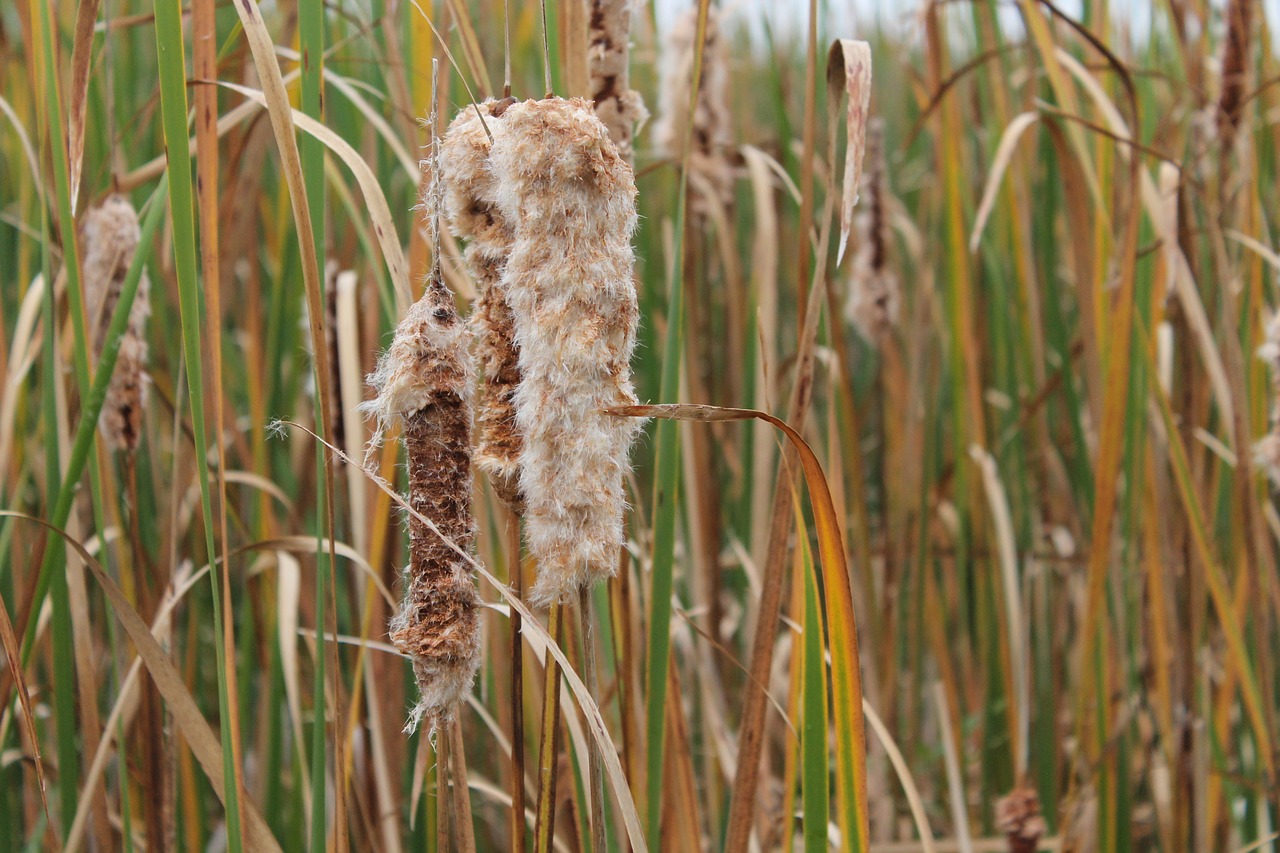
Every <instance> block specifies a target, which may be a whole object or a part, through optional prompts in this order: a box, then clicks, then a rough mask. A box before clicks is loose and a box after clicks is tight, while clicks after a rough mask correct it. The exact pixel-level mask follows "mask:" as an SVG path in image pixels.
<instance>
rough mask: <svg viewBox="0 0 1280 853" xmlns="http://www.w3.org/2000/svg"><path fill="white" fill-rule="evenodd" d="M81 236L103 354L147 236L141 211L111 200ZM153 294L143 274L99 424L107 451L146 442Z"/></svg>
mask: <svg viewBox="0 0 1280 853" xmlns="http://www.w3.org/2000/svg"><path fill="white" fill-rule="evenodd" d="M80 235H81V240H82V245H83V246H84V259H83V262H82V267H83V270H84V287H85V302H86V308H87V310H88V312H89V317H90V322H91V328H92V333H91V337H92V342H93V348H94V352H95V353H100V352H101V351H102V346H103V343H104V340H103V339H104V337H105V335H106V332H107V327H108V326H110V325H111V315H112V314H113V313H114V312H115V308H116V304H117V303H118V302H119V301H120V290H121V288H122V287H123V286H124V279H125V276H126V275H127V274H128V272H129V266H130V264H132V263H133V255H134V253H135V252H136V251H137V248H138V241H139V240H140V239H141V236H142V231H141V228H140V227H139V225H138V214H137V211H135V210H134V209H133V205H131V204H130V203H129V201H128V200H127V199H126V198H125V197H124V196H121V195H111V196H108V197H107V199H106V200H105V201H104V202H103V203H102V204H101V205H99V206H98V207H95V208H92V209H90V210H89V211H87V212H86V213H85V216H84V221H83V222H82V223H81V225H80ZM149 291H150V284H149V282H148V280H147V274H146V271H145V270H144V271H143V273H142V278H141V280H140V281H139V282H138V292H137V295H136V296H134V299H133V305H132V306H131V307H130V309H129V323H128V325H127V326H126V327H125V331H124V334H123V336H122V337H121V339H120V352H119V355H118V356H117V357H116V365H115V370H114V372H113V373H112V374H111V384H110V385H108V386H107V396H106V400H105V402H104V404H103V406H102V414H101V416H100V417H99V420H98V426H99V428H100V429H101V431H102V435H103V437H104V438H105V439H106V442H107V446H108V447H111V448H113V449H116V450H125V451H130V452H132V451H134V450H136V449H137V447H138V441H139V440H140V439H141V437H142V407H143V403H144V402H145V399H146V385H147V382H148V377H147V372H146V364H147V339H146V324H147V317H148V316H149V315H150V314H151V302H150V298H149Z"/></svg>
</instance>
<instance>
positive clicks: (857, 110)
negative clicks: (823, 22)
mask: <svg viewBox="0 0 1280 853" xmlns="http://www.w3.org/2000/svg"><path fill="white" fill-rule="evenodd" d="M841 81H843V86H842V85H841ZM827 87H828V91H829V93H830V94H829V95H828V96H829V97H830V98H832V99H834V98H836V97H838V94H837V93H839V92H841V91H843V92H844V93H845V94H846V95H848V98H849V101H848V106H847V108H846V111H845V133H846V143H845V145H846V147H845V155H844V186H843V188H842V189H841V193H840V248H839V249H838V250H837V252H836V264H837V265H838V264H839V263H840V261H841V260H843V259H844V250H845V248H846V247H847V246H848V243H849V232H850V231H852V230H853V208H854V206H855V205H856V204H857V203H858V184H859V182H860V181H861V179H862V157H863V151H864V149H865V147H866V146H865V144H864V143H865V141H866V137H867V111H868V109H869V108H870V105H871V45H869V44H867V43H866V42H865V41H855V40H853V39H837V40H836V41H835V42H833V43H832V45H831V50H830V51H829V52H828V53H827ZM831 168H833V169H834V168H835V164H834V163H833V164H831Z"/></svg>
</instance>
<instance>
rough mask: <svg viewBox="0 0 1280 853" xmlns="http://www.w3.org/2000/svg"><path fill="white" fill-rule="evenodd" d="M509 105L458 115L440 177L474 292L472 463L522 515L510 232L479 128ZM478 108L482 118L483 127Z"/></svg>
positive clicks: (494, 103)
mask: <svg viewBox="0 0 1280 853" xmlns="http://www.w3.org/2000/svg"><path fill="white" fill-rule="evenodd" d="M509 103H510V102H509V101H494V100H488V101H485V102H484V103H482V104H478V105H476V106H467V107H465V108H464V109H463V110H462V111H461V112H460V113H458V115H457V117H456V118H455V119H454V120H453V122H452V123H451V124H450V125H449V130H448V132H446V133H445V135H444V139H443V140H442V142H441V146H440V174H441V178H442V180H443V181H444V193H445V202H444V205H445V212H446V213H447V214H448V217H449V227H450V228H451V229H452V230H453V233H454V234H455V235H457V236H458V237H460V238H462V239H465V240H467V241H468V245H467V248H466V251H465V253H464V258H465V260H466V263H467V267H468V269H469V270H470V272H471V277H472V278H473V279H474V280H475V282H476V287H477V289H478V291H479V299H478V300H477V302H476V307H475V311H474V312H473V314H472V317H471V323H472V327H473V330H474V332H475V338H476V348H477V351H478V355H479V358H480V364H481V366H482V368H483V370H484V381H483V383H482V384H481V386H480V396H479V399H478V400H477V401H476V426H477V428H478V432H479V437H478V440H477V442H476V450H475V463H476V467H477V468H479V469H480V470H481V471H483V472H484V474H485V476H486V477H488V478H489V482H490V483H491V484H492V485H493V489H494V492H495V493H497V495H498V497H499V498H500V499H501V500H502V502H503V503H505V504H506V505H507V506H508V507H510V508H511V509H512V510H514V511H515V512H522V511H523V502H522V501H521V499H520V446H521V440H520V433H519V431H518V430H517V429H516V418H515V393H516V388H517V386H519V384H520V361H519V359H520V353H519V350H518V348H517V347H516V343H515V332H514V328H513V326H512V318H511V308H510V306H508V305H507V299H506V296H505V294H504V293H503V290H502V268H503V267H504V266H506V263H507V256H508V255H509V254H510V253H511V241H512V239H513V236H514V234H513V232H512V229H511V225H510V223H509V222H508V221H507V219H506V218H505V217H504V216H503V214H502V212H501V211H500V210H499V209H498V204H497V198H496V192H497V186H496V184H495V182H494V178H493V172H492V171H491V170H490V168H489V134H488V133H486V131H485V127H486V125H488V126H489V127H490V128H492V127H494V126H495V125H496V124H497V123H498V122H500V121H501V117H502V112H503V110H504V109H505V108H506V107H507V106H508V105H509ZM477 109H478V110H480V112H482V113H483V116H484V121H483V123H482V121H481V116H480V114H478V113H477ZM490 132H491V131H490Z"/></svg>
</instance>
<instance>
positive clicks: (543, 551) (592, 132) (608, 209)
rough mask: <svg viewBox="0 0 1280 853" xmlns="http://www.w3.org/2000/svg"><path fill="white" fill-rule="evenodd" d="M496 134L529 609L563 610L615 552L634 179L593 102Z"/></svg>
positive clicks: (509, 118) (532, 105)
mask: <svg viewBox="0 0 1280 853" xmlns="http://www.w3.org/2000/svg"><path fill="white" fill-rule="evenodd" d="M491 129H492V131H493V137H494V138H493V148H492V151H491V153H490V163H491V166H492V169H493V173H494V177H495V179H496V181H497V188H498V191H497V200H498V206H499V209H500V210H501V212H502V214H503V215H504V216H505V217H506V219H507V221H509V222H511V223H514V227H515V241H514V243H513V244H512V247H511V254H510V257H509V258H508V260H507V265H506V267H505V268H504V270H503V273H502V288H503V290H504V292H505V294H506V296H507V299H508V301H509V304H510V306H511V310H512V314H513V319H514V326H515V333H516V334H515V338H516V342H517V344H518V345H519V349H520V371H521V381H520V385H519V388H518V390H517V392H516V396H515V400H516V423H517V424H518V426H519V429H520V432H521V435H522V437H523V441H524V445H523V448H522V449H521V453H520V486H521V492H522V493H523V495H524V501H525V519H526V536H527V539H528V543H529V548H530V551H531V552H532V553H533V555H534V556H535V557H536V558H537V560H538V564H539V571H538V578H537V581H536V582H535V584H534V587H533V589H532V592H531V599H532V600H533V601H534V602H535V603H538V604H549V603H554V602H569V601H572V600H573V599H574V598H575V597H576V595H577V593H578V591H579V590H580V589H581V588H583V587H585V586H587V585H589V584H590V583H592V582H594V581H596V580H599V579H602V578H606V577H608V576H610V575H612V574H613V572H614V571H615V569H616V566H617V563H618V549H619V547H620V546H621V545H622V543H623V514H624V511H625V509H626V501H625V497H624V493H623V477H624V475H625V473H626V471H627V468H628V464H629V462H628V456H629V452H630V447H631V443H632V441H633V439H634V437H635V435H636V432H637V430H639V428H640V424H639V422H638V421H637V420H635V419H630V418H617V417H612V416H610V415H607V414H605V413H604V410H605V409H606V408H608V407H611V406H619V405H629V404H632V403H634V401H635V394H634V391H633V389H632V384H631V354H632V351H633V349H634V348H635V336H636V324H637V322H638V319H639V312H638V308H637V305H636V291H635V285H634V283H633V280H632V268H633V265H634V257H633V254H632V249H631V236H632V233H633V231H634V229H635V226H636V208H635V198H636V189H635V179H634V175H633V173H632V170H631V167H630V166H629V165H628V164H627V162H626V160H625V159H623V157H622V155H621V154H620V153H619V151H618V147H617V146H616V145H614V143H613V142H612V141H611V140H610V138H609V134H608V131H607V129H606V128H605V126H604V125H603V124H602V123H601V121H600V119H599V118H597V117H596V116H595V114H594V113H593V112H592V109H591V104H590V102H588V101H585V100H581V99H572V100H564V99H561V98H547V99H544V100H541V101H525V102H523V103H519V104H515V105H513V106H511V107H510V108H508V109H507V111H506V112H505V114H504V115H503V118H502V121H501V122H498V123H496V124H495V125H494V126H493V127H492V128H491Z"/></svg>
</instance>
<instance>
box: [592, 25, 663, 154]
mask: <svg viewBox="0 0 1280 853" xmlns="http://www.w3.org/2000/svg"><path fill="white" fill-rule="evenodd" d="M632 3H633V0H591V22H590V33H589V38H590V46H589V47H588V49H587V73H588V75H589V76H590V78H591V100H593V101H594V102H595V110H596V115H597V116H599V117H600V121H602V122H604V126H605V127H607V128H608V129H609V138H610V139H612V140H613V141H614V143H615V144H616V145H617V146H618V151H619V152H620V153H621V154H622V156H623V157H624V158H626V160H627V161H628V162H629V161H630V160H631V156H632V155H631V138H632V134H634V133H635V128H636V125H639V124H644V122H645V120H646V119H648V118H649V111H648V110H647V109H645V106H644V100H643V99H642V98H641V97H640V93H639V92H637V91H636V90H635V89H632V88H631V85H630V74H629V68H628V65H629V64H630V57H631V44H630V41H631V11H632V10H631V7H632Z"/></svg>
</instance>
